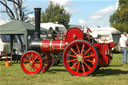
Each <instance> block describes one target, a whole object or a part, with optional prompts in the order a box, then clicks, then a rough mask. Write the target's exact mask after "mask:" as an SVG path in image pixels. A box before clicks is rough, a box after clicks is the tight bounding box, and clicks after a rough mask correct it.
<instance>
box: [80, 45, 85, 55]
mask: <svg viewBox="0 0 128 85" xmlns="http://www.w3.org/2000/svg"><path fill="white" fill-rule="evenodd" d="M84 47H85V44H83V46H82V50H81V55H82V54H83V51H84Z"/></svg>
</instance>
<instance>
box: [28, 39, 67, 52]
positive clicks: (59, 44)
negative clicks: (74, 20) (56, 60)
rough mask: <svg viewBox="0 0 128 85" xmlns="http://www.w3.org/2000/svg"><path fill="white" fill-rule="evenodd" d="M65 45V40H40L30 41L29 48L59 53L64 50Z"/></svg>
mask: <svg viewBox="0 0 128 85" xmlns="http://www.w3.org/2000/svg"><path fill="white" fill-rule="evenodd" d="M65 46H66V44H65V41H64V40H42V41H40V40H38V41H32V42H31V43H30V45H29V48H30V49H29V50H35V51H38V52H52V53H58V52H60V51H63V50H64V48H65Z"/></svg>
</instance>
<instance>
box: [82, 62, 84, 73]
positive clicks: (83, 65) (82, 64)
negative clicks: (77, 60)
mask: <svg viewBox="0 0 128 85" xmlns="http://www.w3.org/2000/svg"><path fill="white" fill-rule="evenodd" d="M82 70H83V73H85V68H84V64H83V63H82Z"/></svg>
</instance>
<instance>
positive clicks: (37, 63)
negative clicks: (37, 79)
mask: <svg viewBox="0 0 128 85" xmlns="http://www.w3.org/2000/svg"><path fill="white" fill-rule="evenodd" d="M42 66H43V61H42V58H41V57H40V55H39V54H38V53H36V52H34V51H29V52H27V53H25V54H24V55H23V56H22V58H21V67H22V69H23V71H24V72H25V73H27V74H36V73H39V72H40V71H41V68H42Z"/></svg>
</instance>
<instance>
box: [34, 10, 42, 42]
mask: <svg viewBox="0 0 128 85" xmlns="http://www.w3.org/2000/svg"><path fill="white" fill-rule="evenodd" d="M34 10H35V34H34V37H35V40H39V38H40V14H41V8H34Z"/></svg>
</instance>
